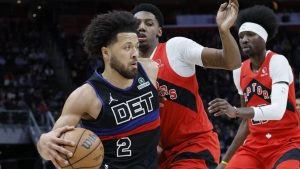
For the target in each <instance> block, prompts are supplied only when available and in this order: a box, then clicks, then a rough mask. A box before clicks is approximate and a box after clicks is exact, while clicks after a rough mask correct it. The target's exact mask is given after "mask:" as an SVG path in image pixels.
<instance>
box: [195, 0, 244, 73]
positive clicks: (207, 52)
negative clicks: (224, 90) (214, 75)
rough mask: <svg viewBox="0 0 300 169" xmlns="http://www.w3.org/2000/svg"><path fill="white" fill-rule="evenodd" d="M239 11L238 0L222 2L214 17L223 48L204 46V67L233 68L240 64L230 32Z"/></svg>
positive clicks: (237, 49)
mask: <svg viewBox="0 0 300 169" xmlns="http://www.w3.org/2000/svg"><path fill="white" fill-rule="evenodd" d="M238 11H239V3H238V0H229V2H228V3H227V2H226V3H223V4H222V5H221V6H220V8H219V10H218V14H217V17H216V22H217V25H218V28H219V33H220V37H221V41H222V47H223V50H219V49H214V48H204V49H203V52H202V57H201V58H202V62H203V65H204V66H205V67H210V68H220V69H228V70H233V69H236V68H238V67H240V66H241V56H240V51H239V47H238V45H237V43H236V41H235V39H234V38H233V36H232V34H231V33H230V28H231V27H232V26H233V24H234V23H235V20H236V18H237V15H238Z"/></svg>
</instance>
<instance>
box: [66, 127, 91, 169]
mask: <svg viewBox="0 0 300 169" xmlns="http://www.w3.org/2000/svg"><path fill="white" fill-rule="evenodd" d="M85 132H86V129H84V131H83V132H82V133H81V136H80V138H79V141H78V142H77V144H76V147H75V150H74V152H73V155H74V154H75V153H76V151H77V147H78V144H79V142H80V140H81V138H82V136H83V134H84V133H85ZM70 159H71V158H69V159H68V161H69V165H68V166H71V167H72V169H75V168H74V167H73V164H75V163H76V162H75V163H71V162H70ZM68 166H65V167H68Z"/></svg>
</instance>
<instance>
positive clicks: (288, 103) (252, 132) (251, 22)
mask: <svg viewBox="0 0 300 169" xmlns="http://www.w3.org/2000/svg"><path fill="white" fill-rule="evenodd" d="M237 26H238V27H239V42H240V46H241V48H242V51H243V53H244V54H245V55H246V56H248V57H249V59H248V60H246V61H244V62H243V64H242V67H241V68H239V69H237V70H235V71H234V72H233V76H234V82H235V85H236V88H237V89H238V91H239V94H240V95H241V101H242V106H244V107H245V108H235V107H232V106H231V105H230V104H229V103H228V102H227V101H226V100H223V99H219V98H218V99H215V100H213V101H211V102H210V103H209V105H210V107H209V108H208V109H209V112H210V113H216V114H215V116H219V115H221V114H224V113H225V114H226V115H227V116H229V117H231V118H235V117H240V118H242V119H243V121H242V123H241V125H240V127H239V130H238V132H237V135H236V136H235V139H234V140H233V142H232V144H231V146H230V148H229V149H228V150H227V152H226V154H225V156H224V157H223V160H222V162H221V164H220V165H219V166H218V169H220V168H224V167H225V166H226V165H227V164H228V165H227V167H226V169H242V168H248V169H258V168H259V169H275V168H276V169H299V166H300V129H299V128H298V124H299V114H298V113H297V112H296V103H295V100H296V99H295V89H294V80H293V73H292V69H291V66H290V65H289V63H288V61H287V59H286V58H285V57H284V56H283V55H280V54H277V53H275V52H273V51H270V50H266V42H267V40H269V39H271V38H272V37H274V36H275V34H276V32H277V29H278V22H277V19H276V15H275V14H274V13H273V11H272V10H271V9H270V8H268V7H265V6H253V7H251V8H247V9H245V10H242V11H241V12H240V14H239V16H238V19H237ZM238 148H239V149H238ZM237 149H238V150H237ZM236 150H237V151H236ZM233 154H234V156H233ZM232 156H233V157H232Z"/></svg>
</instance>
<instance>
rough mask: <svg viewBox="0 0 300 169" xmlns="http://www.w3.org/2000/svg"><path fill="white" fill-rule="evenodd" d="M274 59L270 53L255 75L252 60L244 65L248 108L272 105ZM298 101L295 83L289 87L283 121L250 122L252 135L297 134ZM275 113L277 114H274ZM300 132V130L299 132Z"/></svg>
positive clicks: (242, 71)
mask: <svg viewBox="0 0 300 169" xmlns="http://www.w3.org/2000/svg"><path fill="white" fill-rule="evenodd" d="M272 57H278V55H276V54H275V53H273V52H271V51H270V52H269V53H268V54H267V56H266V58H265V61H264V62H263V64H262V65H261V67H260V69H259V71H258V72H257V73H256V74H255V73H253V72H252V70H251V66H250V59H248V60H246V61H244V62H243V64H242V68H241V74H240V85H241V89H242V91H243V95H244V99H245V103H246V105H247V107H251V106H254V107H258V106H263V105H269V104H271V88H272V79H271V77H270V72H269V64H270V60H271V58H272ZM295 108H296V99H295V89H294V81H293V82H292V83H291V84H290V85H289V93H288V100H287V107H286V111H285V114H284V116H283V118H282V119H281V120H264V121H254V120H252V119H249V120H248V125H249V130H250V133H251V134H252V135H255V136H262V137H267V138H268V137H271V136H279V137H282V136H283V134H284V133H285V134H284V135H287V133H291V132H297V129H298V123H299V115H298V113H296V110H295ZM274 113H275V112H274ZM298 131H299V130H298Z"/></svg>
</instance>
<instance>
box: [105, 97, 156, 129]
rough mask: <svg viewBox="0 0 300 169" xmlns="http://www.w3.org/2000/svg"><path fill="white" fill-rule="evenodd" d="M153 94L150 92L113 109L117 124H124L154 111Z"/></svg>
mask: <svg viewBox="0 0 300 169" xmlns="http://www.w3.org/2000/svg"><path fill="white" fill-rule="evenodd" d="M153 99H154V97H153V93H152V92H148V93H146V94H143V95H141V96H139V97H136V98H134V99H131V100H128V101H126V102H123V103H120V104H117V105H115V106H113V107H111V110H112V112H113V114H114V117H115V121H116V124H117V125H119V124H123V123H125V122H128V121H130V120H133V119H135V118H138V117H140V116H143V115H145V114H148V113H150V112H151V111H153V107H152V101H153Z"/></svg>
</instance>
